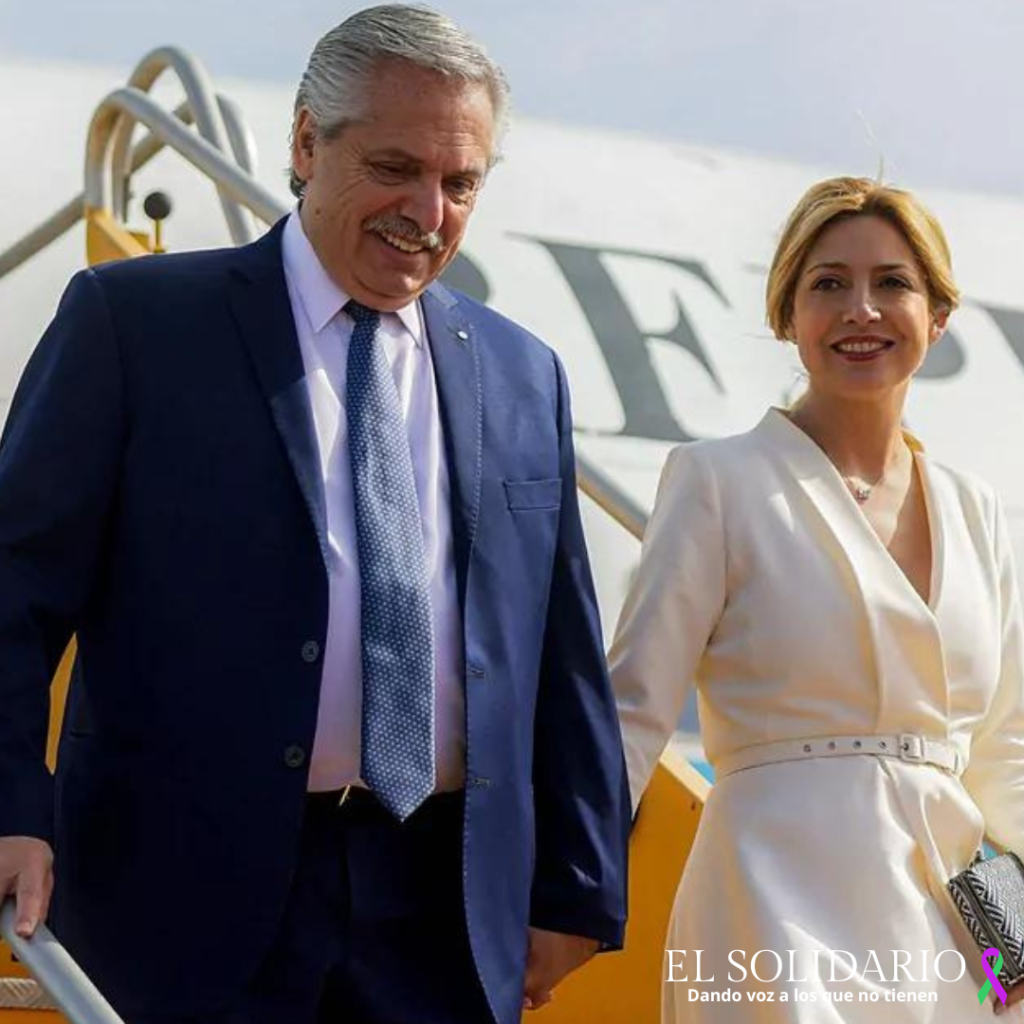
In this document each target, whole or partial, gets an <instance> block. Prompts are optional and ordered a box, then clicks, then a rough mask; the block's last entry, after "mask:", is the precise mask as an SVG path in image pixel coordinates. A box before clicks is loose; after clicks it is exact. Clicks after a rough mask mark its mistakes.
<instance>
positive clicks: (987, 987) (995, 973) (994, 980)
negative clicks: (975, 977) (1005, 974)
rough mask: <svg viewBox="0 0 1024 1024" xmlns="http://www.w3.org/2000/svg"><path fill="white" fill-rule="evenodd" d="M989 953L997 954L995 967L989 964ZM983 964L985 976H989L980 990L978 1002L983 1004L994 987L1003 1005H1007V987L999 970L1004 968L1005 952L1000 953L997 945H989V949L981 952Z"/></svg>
mask: <svg viewBox="0 0 1024 1024" xmlns="http://www.w3.org/2000/svg"><path fill="white" fill-rule="evenodd" d="M989 953H995V955H996V965H995V967H994V968H993V967H990V966H989V963H988V955H989ZM981 966H982V967H983V968H984V969H985V977H986V978H988V981H986V982H985V984H984V985H982V986H981V989H980V990H979V991H978V1002H979V1003H982V1004H983V1003H984V1002H985V997H986V996H987V995H988V994H989V992H990V991H991V990H992V989H995V992H996V995H997V996H999V1001H1000V1002H1001V1003H1002V1004H1003V1006H1005V1005H1006V989H1005V988H1003V986H1002V982H1000V980H999V972H1000V971H1001V970H1002V969H1003V954H1002V953H1000V952H999V950H998V949H996V947H995V946H989V947H988V949H986V950H985V952H984V953H982V954H981Z"/></svg>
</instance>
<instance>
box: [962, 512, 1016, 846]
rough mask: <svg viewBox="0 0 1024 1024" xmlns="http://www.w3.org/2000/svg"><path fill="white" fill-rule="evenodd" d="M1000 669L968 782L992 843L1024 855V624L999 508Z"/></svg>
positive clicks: (975, 745)
mask: <svg viewBox="0 0 1024 1024" xmlns="http://www.w3.org/2000/svg"><path fill="white" fill-rule="evenodd" d="M995 550H996V558H997V564H998V568H999V605H1000V627H1001V628H1000V637H999V642H1000V667H999V682H998V685H997V687H996V691H995V696H994V697H993V700H992V704H991V706H990V707H989V709H988V712H987V713H986V715H985V718H984V719H983V720H982V722H981V724H980V726H979V727H978V729H977V731H976V732H975V734H974V738H973V742H972V744H971V757H970V764H969V767H968V769H967V771H966V772H965V773H964V777H963V782H964V785H965V786H966V787H967V790H968V792H969V793H970V794H971V796H972V797H973V798H974V800H975V802H976V803H977V804H978V807H979V808H980V809H981V812H982V814H983V815H984V817H985V831H986V834H987V836H988V838H989V839H990V840H991V841H992V842H993V843H995V844H996V845H998V846H1000V847H1003V848H1004V849H1010V850H1014V851H1015V852H1017V853H1018V854H1022V855H1024V620H1022V616H1021V600H1020V590H1019V588H1018V585H1017V579H1016V572H1015V568H1014V558H1013V551H1012V549H1011V546H1010V536H1009V531H1008V527H1007V524H1006V518H1005V516H1004V515H1003V510H1002V508H1001V507H1000V505H999V504H998V502H997V503H996V509H995Z"/></svg>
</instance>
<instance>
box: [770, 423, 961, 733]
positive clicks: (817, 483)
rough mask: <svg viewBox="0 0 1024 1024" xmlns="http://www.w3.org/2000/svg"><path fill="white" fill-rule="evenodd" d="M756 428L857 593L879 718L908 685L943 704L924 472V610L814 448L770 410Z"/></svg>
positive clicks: (932, 515)
mask: <svg viewBox="0 0 1024 1024" xmlns="http://www.w3.org/2000/svg"><path fill="white" fill-rule="evenodd" d="M757 429H758V430H759V431H762V432H764V435H765V437H766V439H767V440H768V441H769V442H770V444H771V446H772V448H773V450H774V451H775V452H776V453H777V454H778V455H779V456H781V458H782V459H783V460H784V462H785V463H786V467H787V469H788V471H789V472H790V473H791V474H792V475H793V476H794V477H795V478H796V482H797V484H798V485H799V487H800V488H801V490H802V491H803V492H804V494H805V495H806V496H807V498H808V499H809V501H810V504H811V505H812V506H813V508H814V509H815V510H816V512H817V513H818V514H817V517H815V519H813V520H806V519H805V520H804V521H805V522H807V521H813V522H815V523H816V526H817V528H818V529H817V531H816V534H815V540H817V541H818V542H819V543H823V544H826V545H827V550H829V552H830V554H831V556H832V558H833V560H834V561H836V563H837V564H839V565H841V566H842V568H843V570H844V572H843V575H844V577H848V578H849V582H850V585H851V587H853V588H855V589H856V590H858V591H859V596H860V599H861V602H862V605H863V608H864V611H865V614H866V616H867V622H868V627H869V629H870V632H871V636H872V638H873V647H874V655H875V666H876V674H877V677H878V680H879V687H880V690H879V712H878V714H879V718H880V720H882V721H884V720H886V718H887V717H888V709H889V706H890V702H895V703H894V704H893V707H894V708H898V707H900V706H904V705H905V702H906V701H907V700H911V697H910V696H909V693H910V691H911V690H912V688H913V687H914V686H916V685H920V686H921V687H922V688H923V690H924V691H925V692H926V696H924V695H922V703H921V706H922V707H925V706H929V707H930V706H944V703H945V700H946V690H947V672H946V665H945V654H944V650H943V643H942V634H941V630H940V628H939V622H938V619H937V618H936V615H935V612H934V611H933V608H934V607H935V602H936V600H937V599H938V596H939V591H940V590H941V583H940V582H939V581H941V577H942V573H943V563H944V547H945V545H944V542H943V540H942V526H941V522H942V516H941V514H939V512H938V506H939V504H940V502H939V501H938V500H936V496H935V494H934V491H933V490H931V483H930V480H929V474H928V471H927V467H923V472H922V480H923V486H924V487H925V490H926V491H927V492H928V493H927V495H926V501H927V502H928V513H929V515H928V519H929V527H930V529H931V538H932V582H931V594H930V598H931V605H930V606H929V605H928V604H926V603H925V602H924V600H923V599H922V598H921V596H920V595H919V594H918V593H917V591H916V590H915V589H914V587H913V585H912V584H911V583H910V581H909V580H908V579H907V578H906V576H905V575H904V573H903V570H902V569H900V567H899V566H898V565H897V564H896V562H895V560H894V559H893V557H892V555H890V554H889V552H888V551H886V550H885V547H884V546H883V544H882V542H881V540H880V539H879V538H878V536H877V535H876V534H875V533H874V531H873V530H872V528H871V525H870V523H868V521H867V519H866V518H865V516H864V513H863V512H861V510H860V509H859V508H858V507H857V504H856V502H855V501H854V499H853V497H852V495H851V494H850V492H849V491H848V490H847V488H846V484H844V483H843V478H842V477H841V476H840V474H839V471H838V470H837V469H836V468H835V466H833V464H832V462H831V460H830V459H829V458H828V456H827V455H826V454H825V453H824V452H823V451H822V450H821V449H820V448H819V447H818V445H817V444H816V443H815V442H814V441H813V440H812V439H811V438H810V437H808V436H807V435H806V434H805V433H804V432H803V431H802V430H801V429H800V428H799V427H798V426H796V424H795V423H792V422H791V421H790V420H789V419H788V417H786V416H785V414H783V413H782V412H781V411H779V410H778V409H772V410H770V411H769V412H768V414H767V415H766V416H765V418H764V419H763V420H762V421H761V424H760V426H759V427H758V428H757ZM916 449H917V450H915V458H917V459H920V458H921V455H920V451H919V449H920V445H916Z"/></svg>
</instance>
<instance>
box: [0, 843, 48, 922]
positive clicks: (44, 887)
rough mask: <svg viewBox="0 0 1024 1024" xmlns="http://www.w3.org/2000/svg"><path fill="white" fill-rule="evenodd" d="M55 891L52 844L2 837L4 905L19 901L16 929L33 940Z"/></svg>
mask: <svg viewBox="0 0 1024 1024" xmlns="http://www.w3.org/2000/svg"><path fill="white" fill-rule="evenodd" d="M52 892H53V850H51V849H50V846H49V843H45V842H43V840H42V839H33V838H32V837H31V836H4V837H2V838H0V902H3V900H4V897H6V896H9V895H14V897H15V899H16V901H17V902H16V905H15V915H14V930H15V931H16V932H17V933H18V934H19V935H20V936H21V937H22V938H23V939H30V938H31V937H32V934H33V933H34V932H35V930H36V925H38V924H39V922H40V921H45V920H46V914H47V911H48V910H49V909H50V894H51V893H52Z"/></svg>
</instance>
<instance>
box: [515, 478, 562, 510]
mask: <svg viewBox="0 0 1024 1024" xmlns="http://www.w3.org/2000/svg"><path fill="white" fill-rule="evenodd" d="M505 498H506V499H507V501H508V507H509V509H510V510H511V511H513V512H531V511H536V512H540V511H544V510H557V509H559V508H561V505H562V481H561V479H559V478H557V477H556V478H555V479H554V480H506V481H505Z"/></svg>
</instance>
